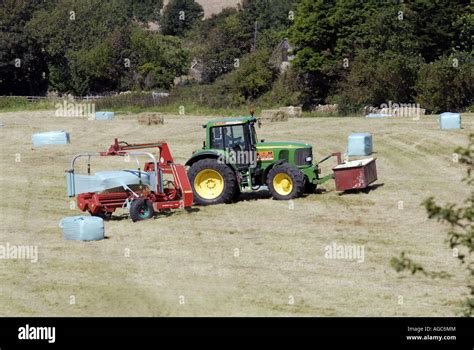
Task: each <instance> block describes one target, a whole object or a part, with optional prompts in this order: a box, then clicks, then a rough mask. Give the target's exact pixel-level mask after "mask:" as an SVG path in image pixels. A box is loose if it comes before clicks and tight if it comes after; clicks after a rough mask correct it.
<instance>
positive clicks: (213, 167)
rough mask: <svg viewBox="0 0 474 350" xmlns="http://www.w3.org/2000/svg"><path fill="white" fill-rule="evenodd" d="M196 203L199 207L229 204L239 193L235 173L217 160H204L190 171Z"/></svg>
mask: <svg viewBox="0 0 474 350" xmlns="http://www.w3.org/2000/svg"><path fill="white" fill-rule="evenodd" d="M188 177H189V182H190V183H191V186H193V192H194V202H195V203H196V204H199V205H211V204H220V203H229V202H231V201H232V199H233V197H234V196H235V193H236V191H237V189H236V187H237V179H236V177H235V174H234V172H233V171H232V170H231V169H230V168H229V167H228V166H227V165H226V164H221V163H219V162H218V161H217V159H202V160H200V161H197V162H196V163H194V164H193V165H192V166H191V168H190V169H189V171H188Z"/></svg>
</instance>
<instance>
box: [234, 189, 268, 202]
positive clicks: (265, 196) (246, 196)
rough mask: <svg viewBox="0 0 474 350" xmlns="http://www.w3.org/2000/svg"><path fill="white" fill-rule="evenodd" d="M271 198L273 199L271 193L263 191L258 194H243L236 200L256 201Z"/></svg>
mask: <svg viewBox="0 0 474 350" xmlns="http://www.w3.org/2000/svg"><path fill="white" fill-rule="evenodd" d="M270 198H272V195H271V193H270V191H267V190H262V191H257V192H249V193H241V194H240V196H239V197H237V198H236V200H235V202H247V201H256V200H259V199H270Z"/></svg>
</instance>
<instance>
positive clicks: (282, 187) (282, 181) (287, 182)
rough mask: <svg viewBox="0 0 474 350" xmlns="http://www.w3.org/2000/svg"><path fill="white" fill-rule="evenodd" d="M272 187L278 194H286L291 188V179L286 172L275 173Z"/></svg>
mask: <svg viewBox="0 0 474 350" xmlns="http://www.w3.org/2000/svg"><path fill="white" fill-rule="evenodd" d="M273 188H274V189H275V191H276V192H277V193H278V194H279V195H282V196H286V195H288V194H290V193H291V191H292V190H293V181H292V180H291V177H289V176H288V175H287V174H284V173H279V174H276V175H275V177H274V178H273Z"/></svg>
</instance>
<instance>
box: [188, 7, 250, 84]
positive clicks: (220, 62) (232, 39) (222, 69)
mask: <svg viewBox="0 0 474 350" xmlns="http://www.w3.org/2000/svg"><path fill="white" fill-rule="evenodd" d="M202 39H203V40H202V41H201V42H203V43H204V45H203V46H201V47H200V48H199V50H198V51H197V57H198V59H199V60H200V61H201V63H202V66H203V72H202V78H203V81H204V82H206V83H207V82H213V81H214V80H215V79H216V78H217V77H219V76H220V75H222V74H225V73H227V72H229V71H231V70H232V69H233V68H234V64H235V63H236V62H237V61H236V59H238V58H240V57H241V56H242V55H243V54H244V53H246V52H249V47H248V46H247V45H246V39H247V37H246V35H245V33H243V32H242V28H241V26H240V22H239V18H238V15H237V14H236V13H235V12H234V13H231V14H230V15H228V16H227V17H226V18H223V19H220V20H219V22H217V23H216V25H215V26H213V27H211V28H209V31H208V32H207V33H206V35H205V37H203V38H202Z"/></svg>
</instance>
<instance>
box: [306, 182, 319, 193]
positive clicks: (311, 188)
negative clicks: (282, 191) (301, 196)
mask: <svg viewBox="0 0 474 350" xmlns="http://www.w3.org/2000/svg"><path fill="white" fill-rule="evenodd" d="M317 187H318V185H316V184H314V183H312V182H309V181H308V179H307V178H305V182H304V193H308V194H311V193H314V192H316V188H317Z"/></svg>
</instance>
